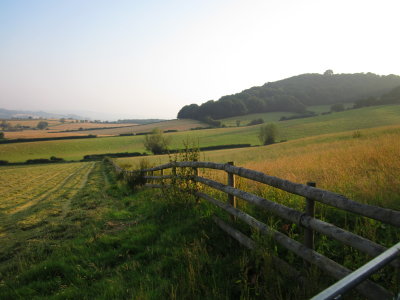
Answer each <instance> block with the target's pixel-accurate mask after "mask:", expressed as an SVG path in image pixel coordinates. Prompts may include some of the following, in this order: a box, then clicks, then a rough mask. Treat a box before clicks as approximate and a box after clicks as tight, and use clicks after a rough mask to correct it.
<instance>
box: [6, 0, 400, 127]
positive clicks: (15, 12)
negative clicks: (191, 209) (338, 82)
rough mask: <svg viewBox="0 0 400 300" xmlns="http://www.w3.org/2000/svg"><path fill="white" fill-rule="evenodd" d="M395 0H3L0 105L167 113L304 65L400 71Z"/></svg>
mask: <svg viewBox="0 0 400 300" xmlns="http://www.w3.org/2000/svg"><path fill="white" fill-rule="evenodd" d="M399 11H400V1H398V0H379V1H378V0H376V1H370V0H362V1H359V0H264V1H262V0H198V1H194V0H169V1H165V0H164V1H161V0H159V1H157V0H147V1H135V0H131V1H122V0H121V1H120V0H114V1H111V0H110V1H102V0H85V1H82V0H57V1H54V0H52V1H50V0H25V1H22V0H0V108H6V109H24V110H44V111H49V112H60V111H67V112H77V111H79V112H81V111H91V112H98V113H101V114H102V115H103V116H104V119H105V118H108V119H113V118H166V119H173V118H176V115H177V113H178V111H179V109H180V108H182V107H183V106H184V105H188V104H191V103H197V104H201V103H203V102H206V101H208V100H218V99H219V98H220V97H221V96H224V95H229V94H233V93H238V92H241V91H242V90H244V89H247V88H250V87H252V86H259V85H263V84H264V83H266V82H271V81H276V80H280V79H284V78H287V77H291V76H295V75H299V74H303V73H323V72H324V71H325V70H327V69H332V70H333V71H334V72H335V73H360V72H373V73H376V74H380V75H388V74H397V75H400V59H399V57H398V56H399V53H400V39H399V37H398V36H399V29H400V26H399V24H400V23H399V20H398V12H399Z"/></svg>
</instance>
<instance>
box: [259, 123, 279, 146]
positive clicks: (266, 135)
mask: <svg viewBox="0 0 400 300" xmlns="http://www.w3.org/2000/svg"><path fill="white" fill-rule="evenodd" d="M277 134H278V128H277V127H276V125H275V124H274V123H270V124H266V125H264V126H261V127H260V132H259V134H258V138H259V139H260V142H261V143H262V144H263V145H270V144H274V143H275V139H276V136H277Z"/></svg>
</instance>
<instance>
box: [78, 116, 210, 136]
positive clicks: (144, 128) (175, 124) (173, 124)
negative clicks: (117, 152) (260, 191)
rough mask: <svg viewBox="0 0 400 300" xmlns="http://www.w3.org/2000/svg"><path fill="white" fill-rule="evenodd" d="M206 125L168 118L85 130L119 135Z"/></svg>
mask: <svg viewBox="0 0 400 300" xmlns="http://www.w3.org/2000/svg"><path fill="white" fill-rule="evenodd" d="M207 126H208V125H207V124H205V123H203V122H200V121H197V120H189V119H185V120H169V121H162V122H157V123H150V124H143V125H136V126H127V127H124V128H115V129H99V130H89V131H85V132H86V134H96V135H119V134H131V133H140V132H150V131H152V130H153V129H154V128H159V129H161V130H163V131H166V130H178V131H186V130H190V129H191V128H196V127H207Z"/></svg>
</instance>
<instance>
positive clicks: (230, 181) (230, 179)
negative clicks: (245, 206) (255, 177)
mask: <svg viewBox="0 0 400 300" xmlns="http://www.w3.org/2000/svg"><path fill="white" fill-rule="evenodd" d="M228 165H231V166H234V165H235V163H234V162H233V161H229V162H228ZM227 174H228V185H229V186H231V187H235V175H234V174H232V173H229V172H227ZM228 203H229V204H230V205H232V206H233V207H236V205H237V204H236V197H235V196H233V195H229V194H228ZM231 217H232V220H236V217H234V216H231Z"/></svg>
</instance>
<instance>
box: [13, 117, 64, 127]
mask: <svg viewBox="0 0 400 300" xmlns="http://www.w3.org/2000/svg"><path fill="white" fill-rule="evenodd" d="M5 121H6V122H7V123H10V124H11V125H12V126H15V125H18V124H19V125H21V126H29V127H36V126H37V124H38V123H39V122H41V121H45V122H47V123H49V126H54V125H58V124H61V122H60V120H59V119H32V120H29V119H26V120H25V119H24V120H13V119H11V120H8V119H6V120H5Z"/></svg>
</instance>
